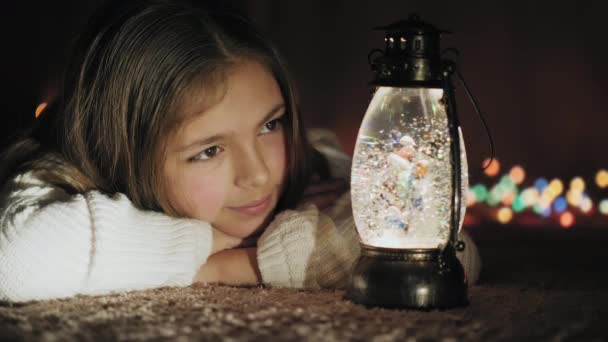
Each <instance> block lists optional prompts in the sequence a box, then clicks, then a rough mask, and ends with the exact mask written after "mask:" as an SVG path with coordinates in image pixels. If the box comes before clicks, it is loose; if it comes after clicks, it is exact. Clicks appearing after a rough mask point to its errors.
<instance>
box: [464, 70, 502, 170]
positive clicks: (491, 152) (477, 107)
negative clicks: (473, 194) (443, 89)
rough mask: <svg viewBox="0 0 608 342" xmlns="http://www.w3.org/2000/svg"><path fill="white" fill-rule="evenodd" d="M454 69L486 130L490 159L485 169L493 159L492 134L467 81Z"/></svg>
mask: <svg viewBox="0 0 608 342" xmlns="http://www.w3.org/2000/svg"><path fill="white" fill-rule="evenodd" d="M455 71H456V76H457V77H458V80H459V81H460V83H461V84H462V86H463V87H464V90H465V92H466V93H467V96H468V97H469V100H471V103H473V107H475V111H476V112H477V115H478V116H479V119H481V122H482V123H483V127H484V128H485V130H486V135H487V136H488V141H489V142H490V160H489V161H488V162H487V163H486V165H484V167H483V169H484V170H485V169H487V168H488V167H490V165H491V164H492V161H494V141H493V140H492V134H490V128H489V127H488V123H487V122H486V119H485V118H484V117H483V115H482V114H481V110H479V105H477V101H476V100H475V98H474V97H473V94H472V93H471V91H470V90H469V87H467V83H466V82H465V80H464V77H463V76H462V74H461V73H460V70H458V68H455Z"/></svg>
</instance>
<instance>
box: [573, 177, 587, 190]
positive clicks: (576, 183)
mask: <svg viewBox="0 0 608 342" xmlns="http://www.w3.org/2000/svg"><path fill="white" fill-rule="evenodd" d="M570 189H571V190H573V191H577V192H579V191H580V192H583V191H585V181H584V180H583V178H581V177H574V178H572V180H571V181H570Z"/></svg>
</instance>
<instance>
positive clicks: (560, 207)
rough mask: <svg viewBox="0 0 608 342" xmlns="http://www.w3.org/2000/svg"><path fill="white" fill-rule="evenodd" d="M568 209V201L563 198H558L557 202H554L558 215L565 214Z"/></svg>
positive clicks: (554, 208)
mask: <svg viewBox="0 0 608 342" xmlns="http://www.w3.org/2000/svg"><path fill="white" fill-rule="evenodd" d="M566 208H568V202H566V199H565V198H564V197H562V196H560V197H558V198H556V199H555V202H553V210H555V212H556V213H563V212H564V211H565V210H566Z"/></svg>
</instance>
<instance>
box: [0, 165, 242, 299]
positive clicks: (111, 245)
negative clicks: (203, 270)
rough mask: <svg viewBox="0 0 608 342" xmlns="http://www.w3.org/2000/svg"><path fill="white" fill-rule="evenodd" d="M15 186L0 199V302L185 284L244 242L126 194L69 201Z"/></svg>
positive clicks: (49, 189) (45, 190) (43, 189)
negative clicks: (216, 255) (214, 257)
mask: <svg viewBox="0 0 608 342" xmlns="http://www.w3.org/2000/svg"><path fill="white" fill-rule="evenodd" d="M9 185H10V188H5V189H4V191H3V192H2V194H1V195H0V300H7V301H11V302H21V301H29V300H39V299H50V298H60V297H69V296H73V295H76V294H106V293H110V292H113V291H127V290H138V289H146V288H154V287H161V286H187V285H190V284H192V281H193V279H194V277H195V275H196V273H197V271H198V269H199V267H200V265H201V264H203V263H205V261H206V260H207V258H208V256H209V255H210V254H211V253H213V252H216V251H221V250H223V249H226V248H232V247H235V246H236V245H238V243H239V242H240V240H238V239H234V238H231V237H229V236H226V235H225V234H222V233H221V232H218V231H215V230H214V229H213V228H212V227H211V226H210V225H209V224H208V223H206V222H203V221H199V220H192V219H178V218H174V217H170V216H167V215H164V214H162V213H158V212H153V211H144V210H140V209H138V208H136V207H134V206H133V204H132V203H131V201H130V200H129V199H128V198H127V197H126V196H125V195H123V194H116V195H114V196H108V195H105V194H102V193H100V192H97V191H91V192H88V193H86V194H78V195H69V194H67V193H65V192H64V191H63V190H61V189H60V188H57V187H53V186H50V185H48V184H46V183H44V182H42V181H40V180H38V179H36V178H33V177H25V176H24V177H20V178H17V179H16V180H15V181H14V182H12V183H10V184H9ZM7 186H8V185H7Z"/></svg>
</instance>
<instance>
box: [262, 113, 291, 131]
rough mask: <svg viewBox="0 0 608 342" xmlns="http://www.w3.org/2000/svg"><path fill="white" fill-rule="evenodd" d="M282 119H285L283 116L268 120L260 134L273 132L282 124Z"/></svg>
mask: <svg viewBox="0 0 608 342" xmlns="http://www.w3.org/2000/svg"><path fill="white" fill-rule="evenodd" d="M284 118H285V115H283V116H281V117H278V118H276V119H274V120H270V121H268V122H267V123H265V124H264V127H263V128H262V133H270V132H272V131H275V130H276V129H277V128H278V127H280V126H281V125H282V124H283V119H284Z"/></svg>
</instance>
